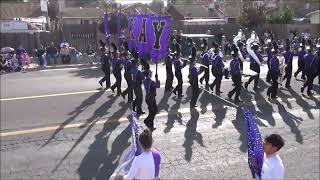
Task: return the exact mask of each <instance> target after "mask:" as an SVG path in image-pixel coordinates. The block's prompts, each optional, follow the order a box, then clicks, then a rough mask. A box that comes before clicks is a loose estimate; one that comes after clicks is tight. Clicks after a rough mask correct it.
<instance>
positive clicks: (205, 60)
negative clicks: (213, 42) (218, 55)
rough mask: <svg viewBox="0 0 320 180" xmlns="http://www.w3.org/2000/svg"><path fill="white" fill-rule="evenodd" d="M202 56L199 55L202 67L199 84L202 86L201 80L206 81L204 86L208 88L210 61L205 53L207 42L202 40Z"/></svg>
mask: <svg viewBox="0 0 320 180" xmlns="http://www.w3.org/2000/svg"><path fill="white" fill-rule="evenodd" d="M202 48H203V49H202V54H201V59H202V64H203V65H204V66H201V67H200V68H201V71H204V75H203V76H202V77H201V78H200V83H201V84H202V82H203V80H205V81H206V86H209V77H210V70H209V66H210V59H209V55H208V53H207V51H208V45H207V41H206V40H205V39H204V41H203V47H202Z"/></svg>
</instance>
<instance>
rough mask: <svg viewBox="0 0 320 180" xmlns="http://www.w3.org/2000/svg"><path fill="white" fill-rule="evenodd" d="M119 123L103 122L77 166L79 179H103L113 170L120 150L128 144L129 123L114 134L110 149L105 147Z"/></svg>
mask: <svg viewBox="0 0 320 180" xmlns="http://www.w3.org/2000/svg"><path fill="white" fill-rule="evenodd" d="M119 124H120V123H119V122H116V123H111V124H110V123H109V124H105V125H104V128H103V131H101V132H100V133H99V134H97V135H96V136H95V138H96V139H95V141H94V142H93V143H92V144H91V145H90V147H89V151H88V153H87V154H86V155H85V156H84V158H83V159H82V161H81V164H80V167H79V168H78V174H79V176H80V179H86V180H92V179H96V180H100V179H101V180H105V179H108V178H109V177H110V176H111V174H112V173H113V172H114V170H115V169H116V167H117V165H118V162H119V158H120V156H121V154H122V152H123V151H124V150H125V149H126V148H127V147H128V146H129V145H130V142H129V140H130V137H131V129H130V125H129V126H128V127H127V128H126V129H125V130H123V131H122V132H121V133H120V134H119V135H117V136H116V138H115V140H114V141H113V143H112V147H111V150H109V149H108V148H107V147H108V145H107V144H108V141H111V139H110V135H111V133H112V131H114V130H115V129H116V128H117V126H118V125H119Z"/></svg>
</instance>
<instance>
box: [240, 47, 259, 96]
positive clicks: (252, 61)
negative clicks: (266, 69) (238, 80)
mask: <svg viewBox="0 0 320 180" xmlns="http://www.w3.org/2000/svg"><path fill="white" fill-rule="evenodd" d="M252 49H253V53H254V54H255V55H256V56H257V58H258V59H254V58H253V57H252V55H250V69H251V70H252V71H254V72H256V73H257V74H255V75H253V76H251V77H250V78H249V80H248V81H247V82H246V83H245V84H244V86H245V88H246V89H248V86H249V84H250V83H251V82H252V81H254V87H253V89H254V90H258V81H259V78H260V66H261V62H262V60H263V59H262V56H261V54H260V53H259V51H258V50H259V45H258V44H256V43H253V46H252Z"/></svg>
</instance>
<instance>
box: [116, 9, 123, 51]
mask: <svg viewBox="0 0 320 180" xmlns="http://www.w3.org/2000/svg"><path fill="white" fill-rule="evenodd" d="M121 21H122V14H121V13H118V16H117V32H118V47H120V46H121V45H122V43H123V42H122V38H123V37H122V36H123V35H122V27H121V23H122V22H121Z"/></svg>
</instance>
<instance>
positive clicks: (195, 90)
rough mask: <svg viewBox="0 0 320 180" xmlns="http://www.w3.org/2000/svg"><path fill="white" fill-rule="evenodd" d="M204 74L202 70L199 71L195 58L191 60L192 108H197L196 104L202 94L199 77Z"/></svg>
mask: <svg viewBox="0 0 320 180" xmlns="http://www.w3.org/2000/svg"><path fill="white" fill-rule="evenodd" d="M201 73H202V70H200V71H199V70H198V68H197V67H196V61H195V57H192V58H191V62H190V65H189V76H188V77H189V83H190V85H191V88H192V95H191V100H190V108H194V107H197V105H196V103H197V100H198V97H199V94H200V89H199V84H198V75H199V74H201Z"/></svg>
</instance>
